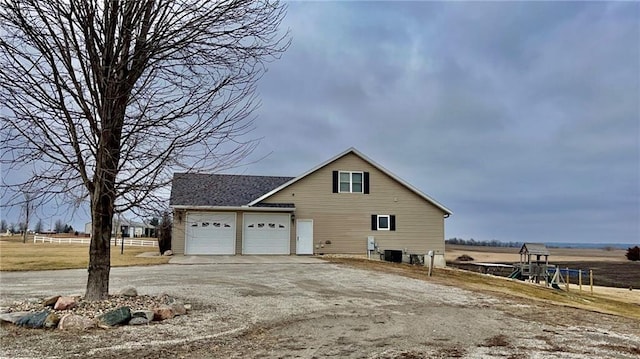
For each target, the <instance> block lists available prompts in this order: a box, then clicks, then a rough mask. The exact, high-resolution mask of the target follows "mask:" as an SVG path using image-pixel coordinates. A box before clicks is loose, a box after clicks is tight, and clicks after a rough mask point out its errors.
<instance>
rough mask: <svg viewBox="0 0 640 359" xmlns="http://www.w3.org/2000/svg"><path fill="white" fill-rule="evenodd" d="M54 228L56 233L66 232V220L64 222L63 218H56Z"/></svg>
mask: <svg viewBox="0 0 640 359" xmlns="http://www.w3.org/2000/svg"><path fill="white" fill-rule="evenodd" d="M53 230H54V231H55V232H56V233H65V232H64V230H65V224H64V222H62V220H61V219H56V223H54V225H53Z"/></svg>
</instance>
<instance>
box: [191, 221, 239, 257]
mask: <svg viewBox="0 0 640 359" xmlns="http://www.w3.org/2000/svg"><path fill="white" fill-rule="evenodd" d="M185 228H186V229H187V237H186V244H185V254H236V214H235V213H225V212H220V213H217V212H194V213H188V214H187V223H185Z"/></svg>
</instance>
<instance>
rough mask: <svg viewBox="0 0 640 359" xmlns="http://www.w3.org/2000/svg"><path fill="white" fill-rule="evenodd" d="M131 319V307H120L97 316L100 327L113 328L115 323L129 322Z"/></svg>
mask: <svg viewBox="0 0 640 359" xmlns="http://www.w3.org/2000/svg"><path fill="white" fill-rule="evenodd" d="M130 319H131V308H129V307H120V308H118V309H116V310H112V311H110V312H107V313H104V314H102V315H101V316H99V317H98V318H97V324H98V327H100V328H105V329H106V328H111V327H113V326H115V325H118V324H122V323H127V322H129V320H130Z"/></svg>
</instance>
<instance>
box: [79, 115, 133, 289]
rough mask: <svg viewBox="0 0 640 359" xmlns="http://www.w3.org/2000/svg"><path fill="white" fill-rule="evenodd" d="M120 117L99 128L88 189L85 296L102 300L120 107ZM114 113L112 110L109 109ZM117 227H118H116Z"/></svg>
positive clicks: (106, 285)
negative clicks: (88, 209)
mask: <svg viewBox="0 0 640 359" xmlns="http://www.w3.org/2000/svg"><path fill="white" fill-rule="evenodd" d="M121 109H122V110H121V111H120V116H119V118H118V119H119V120H120V121H118V119H115V118H114V117H112V116H105V117H106V118H108V119H109V120H108V121H105V122H106V123H109V124H113V123H115V124H116V126H113V127H116V128H117V127H118V126H117V125H119V126H120V128H119V129H118V130H115V131H113V130H111V128H110V127H107V129H105V130H103V131H102V135H101V138H100V147H99V150H98V162H97V163H96V174H95V179H94V183H93V188H92V189H93V190H92V191H91V219H92V226H91V244H90V245H89V269H88V270H89V276H88V278H87V291H86V293H85V298H86V299H87V300H102V299H106V298H107V297H108V296H109V271H110V270H111V230H112V227H113V213H114V206H115V200H116V195H115V181H116V174H117V169H118V161H119V158H120V133H121V123H122V121H121V120H122V118H123V117H124V107H121ZM111 113H113V112H111ZM116 230H117V228H116Z"/></svg>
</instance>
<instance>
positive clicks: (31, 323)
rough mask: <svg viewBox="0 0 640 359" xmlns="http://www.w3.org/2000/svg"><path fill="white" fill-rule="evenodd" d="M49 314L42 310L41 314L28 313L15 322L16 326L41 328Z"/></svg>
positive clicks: (47, 311)
mask: <svg viewBox="0 0 640 359" xmlns="http://www.w3.org/2000/svg"><path fill="white" fill-rule="evenodd" d="M49 313H51V312H50V311H49V310H43V311H42V312H36V313H29V314H27V315H25V316H24V317H22V318H20V319H18V320H17V321H16V325H19V326H21V327H27V328H43V327H44V321H45V320H46V319H47V316H48V315H49Z"/></svg>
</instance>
